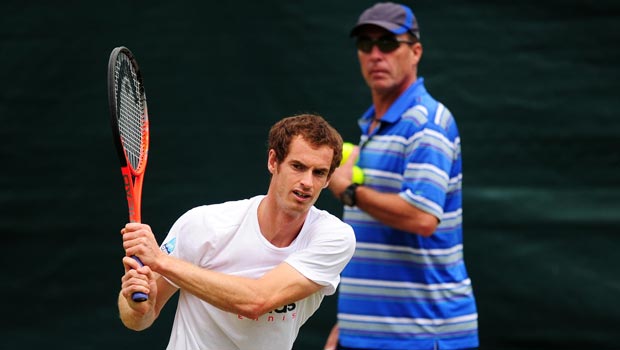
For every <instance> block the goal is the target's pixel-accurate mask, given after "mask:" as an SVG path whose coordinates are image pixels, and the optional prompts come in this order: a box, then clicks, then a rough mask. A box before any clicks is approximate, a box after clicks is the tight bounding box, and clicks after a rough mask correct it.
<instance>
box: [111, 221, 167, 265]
mask: <svg viewBox="0 0 620 350" xmlns="http://www.w3.org/2000/svg"><path fill="white" fill-rule="evenodd" d="M121 234H122V235H123V248H124V249H125V255H127V256H137V257H138V258H139V259H140V260H141V261H142V263H143V264H144V265H147V266H151V268H154V266H155V264H156V263H157V259H158V258H160V257H161V256H165V253H163V252H162V251H161V250H160V249H159V245H158V244H157V241H156V240H155V235H154V234H153V231H152V230H151V227H150V226H149V225H145V224H140V223H128V224H127V225H125V227H124V228H123V229H122V230H121Z"/></svg>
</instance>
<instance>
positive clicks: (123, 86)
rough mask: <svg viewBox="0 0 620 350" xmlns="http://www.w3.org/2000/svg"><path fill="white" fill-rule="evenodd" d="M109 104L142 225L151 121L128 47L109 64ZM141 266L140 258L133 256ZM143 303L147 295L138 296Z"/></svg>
mask: <svg viewBox="0 0 620 350" xmlns="http://www.w3.org/2000/svg"><path fill="white" fill-rule="evenodd" d="M108 100H109V104H110V116H111V121H112V134H113V136H114V143H115V145H116V150H117V152H118V158H119V160H120V163H121V173H122V175H123V182H124V183H125V193H126V196H127V206H128V208H129V221H130V222H140V219H141V217H140V216H141V209H140V208H141V202H142V183H143V181H144V171H145V170H146V161H147V156H148V151H149V118H148V112H147V107H146V95H145V93H144V83H143V82H142V74H141V73H140V68H139V67H138V62H137V61H136V59H135V57H134V55H133V54H132V53H131V51H129V49H128V48H126V47H122V46H121V47H117V48H115V49H114V50H112V53H111V54H110V61H109V62H108ZM132 258H134V259H135V260H136V261H138V263H140V265H141V266H142V265H143V264H142V262H141V261H140V259H139V258H138V257H137V256H132ZM132 299H133V300H134V301H136V302H142V301H145V300H147V299H148V295H147V294H145V293H138V292H136V293H134V294H133V295H132Z"/></svg>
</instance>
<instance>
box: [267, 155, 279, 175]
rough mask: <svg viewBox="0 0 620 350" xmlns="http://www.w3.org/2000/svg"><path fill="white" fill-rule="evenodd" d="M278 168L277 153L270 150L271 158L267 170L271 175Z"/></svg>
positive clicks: (268, 159) (269, 157)
mask: <svg viewBox="0 0 620 350" xmlns="http://www.w3.org/2000/svg"><path fill="white" fill-rule="evenodd" d="M277 166H278V159H277V157H276V151H275V150H273V149H270V150H269V156H268V157H267V169H269V172H270V173H271V174H273V173H275V171H276V168H277Z"/></svg>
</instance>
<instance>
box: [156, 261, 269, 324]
mask: <svg viewBox="0 0 620 350" xmlns="http://www.w3.org/2000/svg"><path fill="white" fill-rule="evenodd" d="M151 268H152V269H154V270H155V271H156V272H158V273H159V274H161V275H163V276H165V277H166V278H168V279H169V280H170V281H172V282H174V283H175V284H176V285H177V286H179V287H180V288H181V289H183V290H186V291H187V292H189V293H191V294H193V295H195V296H197V297H199V298H200V299H202V300H204V301H206V302H207V303H209V304H211V305H213V306H215V307H217V308H219V309H221V310H224V311H228V312H232V313H237V314H240V315H243V316H246V317H249V318H256V317H258V316H260V315H262V314H263V313H265V312H268V311H269V310H270V309H269V307H268V305H267V304H268V301H267V297H266V296H265V295H264V293H261V292H260V291H259V290H258V289H257V288H256V284H257V283H256V280H253V279H248V278H244V277H237V276H230V275H226V274H222V273H218V272H215V271H210V270H208V269H204V268H201V267H199V266H196V265H193V264H191V263H188V262H186V261H183V260H180V259H176V258H174V257H170V256H166V257H165V258H162V259H160V260H159V263H158V264H157V265H155V266H151Z"/></svg>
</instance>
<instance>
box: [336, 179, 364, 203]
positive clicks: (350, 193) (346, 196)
mask: <svg viewBox="0 0 620 350" xmlns="http://www.w3.org/2000/svg"><path fill="white" fill-rule="evenodd" d="M359 186H360V185H359V184H356V183H352V184H350V185H349V186H347V188H345V190H344V192H342V194H341V195H340V200H341V201H342V203H344V204H345V205H348V206H349V207H354V206H355V204H356V203H357V198H356V197H355V191H356V190H357V188H358V187H359Z"/></svg>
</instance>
